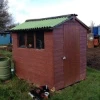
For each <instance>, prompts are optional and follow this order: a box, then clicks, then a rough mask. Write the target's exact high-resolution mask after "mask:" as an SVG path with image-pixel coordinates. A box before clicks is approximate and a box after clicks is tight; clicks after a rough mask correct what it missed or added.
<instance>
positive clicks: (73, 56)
mask: <svg viewBox="0 0 100 100" xmlns="http://www.w3.org/2000/svg"><path fill="white" fill-rule="evenodd" d="M64 56H65V57H66V59H65V60H64V79H65V85H66V86H68V85H71V84H74V83H75V82H77V81H78V80H79V78H80V33H79V29H78V26H77V24H76V22H71V21H70V22H68V23H65V24H64Z"/></svg>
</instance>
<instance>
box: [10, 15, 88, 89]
mask: <svg viewBox="0 0 100 100" xmlns="http://www.w3.org/2000/svg"><path fill="white" fill-rule="evenodd" d="M76 16H77V15H76V14H69V15H63V16H56V17H49V18H42V19H30V20H26V21H25V22H24V23H22V24H20V25H18V26H16V27H14V28H12V29H11V31H12V37H13V59H14V61H15V65H16V74H17V76H18V77H20V78H22V79H25V80H27V81H29V82H32V83H35V84H38V85H48V86H49V87H50V88H52V87H55V88H56V90H58V89H62V88H64V87H66V86H68V85H71V84H74V83H76V82H78V81H80V80H84V79H85V77H86V44H87V39H86V37H87V32H88V27H87V26H86V25H85V24H84V23H83V22H81V21H80V20H79V19H78V18H77V17H76Z"/></svg>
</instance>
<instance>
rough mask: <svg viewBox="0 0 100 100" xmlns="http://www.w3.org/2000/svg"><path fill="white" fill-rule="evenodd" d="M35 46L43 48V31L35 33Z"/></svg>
mask: <svg viewBox="0 0 100 100" xmlns="http://www.w3.org/2000/svg"><path fill="white" fill-rule="evenodd" d="M36 48H37V49H43V48H44V33H43V32H40V33H36Z"/></svg>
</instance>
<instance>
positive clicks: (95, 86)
mask: <svg viewBox="0 0 100 100" xmlns="http://www.w3.org/2000/svg"><path fill="white" fill-rule="evenodd" d="M0 54H3V55H4V56H8V57H10V58H11V57H12V54H11V52H7V51H3V50H0ZM30 88H31V85H30V84H28V83H27V82H26V81H24V80H20V79H18V78H17V77H16V76H14V77H12V78H11V80H9V81H8V82H7V81H6V82H2V81H0V100H32V98H31V97H30V96H29V95H28V92H29V90H30ZM50 100H100V71H98V70H95V69H92V68H87V77H86V80H84V81H81V82H79V83H76V84H74V85H72V86H68V87H66V88H65V89H63V90H59V91H57V92H55V93H54V94H53V95H52V96H51V98H50Z"/></svg>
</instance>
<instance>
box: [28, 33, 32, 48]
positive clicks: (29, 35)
mask: <svg viewBox="0 0 100 100" xmlns="http://www.w3.org/2000/svg"><path fill="white" fill-rule="evenodd" d="M27 47H28V48H34V34H33V33H28V34H27Z"/></svg>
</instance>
